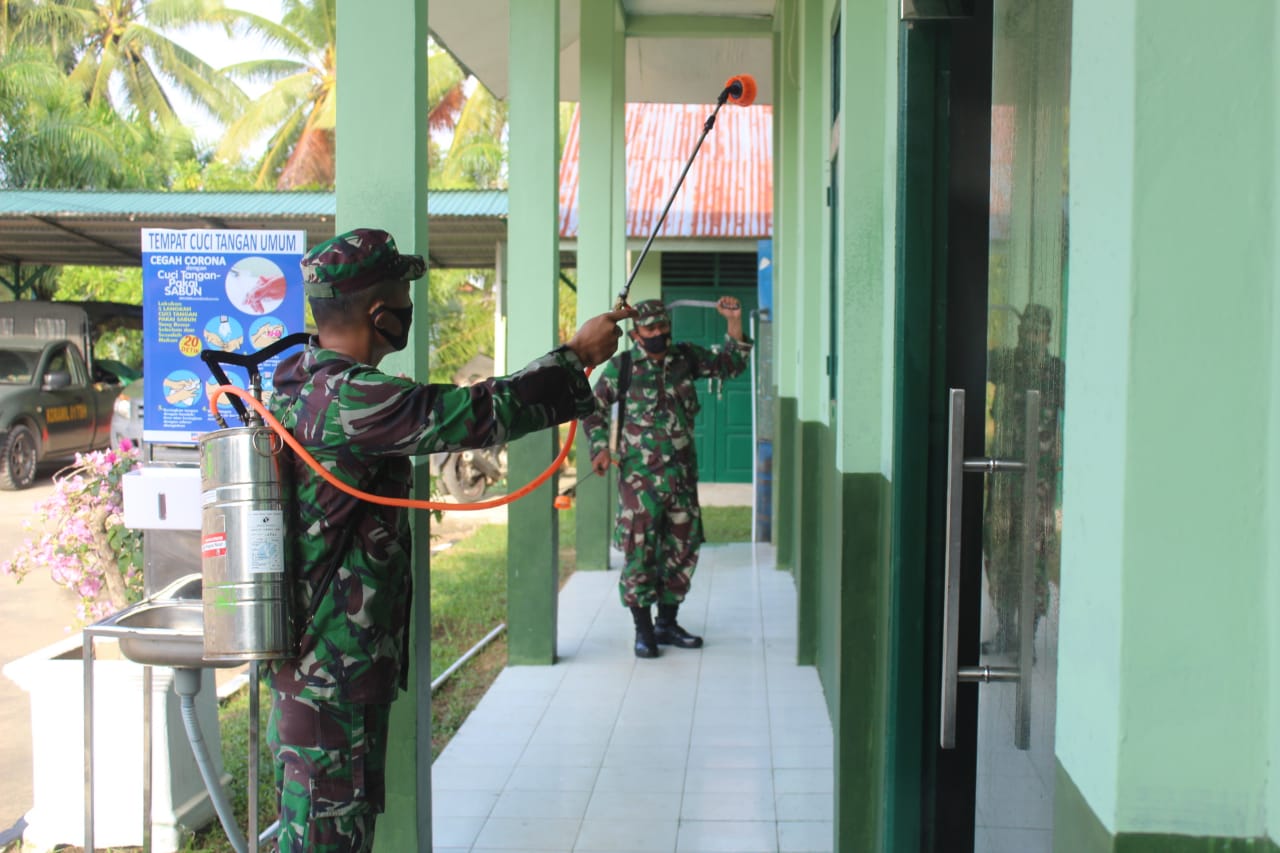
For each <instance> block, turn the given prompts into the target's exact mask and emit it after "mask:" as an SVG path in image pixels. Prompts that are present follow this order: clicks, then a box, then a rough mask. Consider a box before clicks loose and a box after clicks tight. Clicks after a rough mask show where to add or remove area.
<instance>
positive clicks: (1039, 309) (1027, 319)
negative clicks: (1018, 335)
mask: <svg viewBox="0 0 1280 853" xmlns="http://www.w3.org/2000/svg"><path fill="white" fill-rule="evenodd" d="M1051 326H1053V312H1052V311H1050V310H1049V309H1048V307H1046V306H1044V305H1038V304H1036V303H1035V302H1029V303H1027V307H1026V308H1023V309H1022V316H1021V319H1020V323H1019V326H1018V328H1020V329H1033V328H1040V329H1046V330H1047V329H1049V328H1050V327H1051Z"/></svg>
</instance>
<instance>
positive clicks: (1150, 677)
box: [1057, 0, 1280, 849]
mask: <svg viewBox="0 0 1280 853" xmlns="http://www.w3.org/2000/svg"><path fill="white" fill-rule="evenodd" d="M1276 15H1277V11H1276V6H1275V4H1274V3H1272V2H1270V0H1249V2H1242V3H1237V4H1233V5H1232V7H1231V8H1230V10H1229V12H1228V11H1227V10H1224V9H1222V8H1220V7H1211V6H1195V5H1191V6H1181V7H1179V9H1178V13H1177V14H1170V10H1169V6H1168V5H1167V4H1164V3H1157V2H1131V3H1124V4H1118V5H1117V4H1114V3H1106V2H1102V0H1077V2H1076V3H1075V13H1074V32H1073V35H1072V39H1073V62H1072V97H1071V121H1072V131H1071V221H1072V239H1071V249H1070V269H1071V271H1072V282H1071V290H1070V299H1069V303H1068V318H1067V324H1068V328H1069V329H1070V332H1069V334H1068V338H1067V364H1068V373H1067V395H1066V403H1065V406H1064V412H1065V428H1066V433H1065V456H1064V463H1065V469H1066V477H1065V483H1064V497H1063V504H1064V508H1065V516H1064V522H1063V524H1064V530H1063V569H1062V577H1063V590H1062V605H1061V606H1062V623H1061V624H1062V627H1061V650H1060V670H1059V672H1060V677H1059V678H1060V680H1059V708H1058V720H1059V727H1058V747H1057V749H1058V757H1059V761H1060V763H1061V765H1062V767H1063V769H1064V771H1065V772H1066V773H1067V774H1068V775H1069V776H1070V778H1071V779H1072V780H1073V781H1074V783H1075V785H1076V787H1077V789H1078V790H1079V792H1080V794H1081V799H1082V800H1083V802H1084V803H1085V804H1087V806H1088V807H1089V809H1090V810H1091V811H1092V812H1093V813H1094V814H1096V815H1097V817H1098V819H1099V821H1100V822H1101V823H1102V825H1103V827H1104V828H1105V829H1106V830H1107V831H1108V832H1110V833H1112V834H1116V835H1118V836H1119V837H1121V838H1126V837H1128V836H1133V837H1134V838H1135V839H1139V840H1135V841H1133V842H1131V843H1133V844H1139V843H1141V842H1140V837H1141V836H1144V835H1151V836H1153V837H1162V836H1170V835H1183V836H1196V837H1200V838H1258V837H1261V836H1263V835H1265V834H1266V832H1267V830H1268V829H1269V828H1271V829H1272V831H1273V832H1274V828H1273V826H1272V827H1269V826H1268V817H1267V815H1268V814H1275V810H1274V808H1271V809H1269V808H1268V806H1269V805H1272V804H1274V802H1275V800H1276V796H1277V795H1276V793H1275V791H1274V788H1275V785H1276V781H1277V780H1275V779H1273V778H1271V776H1272V775H1273V773H1274V771H1269V769H1268V759H1269V758H1270V757H1271V756H1272V755H1273V754H1274V751H1275V748H1276V747H1275V745H1274V740H1275V737H1276V723H1275V722H1274V718H1275V716H1276V715H1275V713H1274V705H1272V704H1271V703H1270V700H1271V698H1272V696H1273V693H1274V691H1275V690H1276V684H1275V674H1276V664H1275V656H1276V653H1277V646H1276V638H1275V633H1276V632H1275V628H1274V622H1275V616H1274V614H1275V613H1276V612H1277V611H1276V610H1275V608H1274V607H1271V608H1270V609H1269V608H1268V605H1269V604H1272V603H1273V602H1274V600H1275V589H1276V584H1277V571H1278V567H1277V560H1276V549H1275V542H1276V539H1275V534H1274V532H1273V531H1274V527H1275V516H1274V513H1271V514H1269V511H1270V510H1274V501H1275V496H1276V494H1277V490H1276V486H1277V481H1276V478H1275V471H1276V467H1275V463H1274V459H1273V455H1274V453H1275V441H1276V439H1275V435H1276V432H1275V429H1274V427H1275V421H1274V420H1272V418H1273V417H1274V413H1275V404H1274V403H1273V402H1272V400H1271V396H1273V395H1274V393H1275V389H1276V388H1277V387H1278V383H1277V380H1278V379H1280V375H1277V374H1276V373H1275V372H1274V371H1275V363H1276V362H1275V355H1274V350H1275V331H1276V329H1277V325H1276V315H1275V309H1274V307H1273V306H1274V302H1275V298H1276V287H1277V271H1278V269H1280V266H1278V265H1277V259H1276V248H1275V245H1276V237H1277V219H1276V201H1277V198H1280V195H1278V194H1277V192H1276V185H1277V166H1276V162H1277V155H1276V139H1277V137H1276V120H1277V108H1276V105H1277V102H1278V99H1277V94H1278V93H1280V87H1278V86H1277V83H1276V68H1275V53H1276V47H1277V22H1276ZM1260 306H1265V308H1264V310H1259V308H1260ZM1200 454H1203V455H1204V456H1205V458H1206V463H1205V464H1194V463H1193V460H1194V459H1195V458H1196V457H1197V456H1198V455H1200ZM1268 462H1269V464H1268ZM1188 463H1192V464H1188ZM1272 766H1274V764H1273V765H1272ZM1275 820H1276V819H1275V818H1274V817H1272V818H1270V822H1271V823H1272V824H1274V822H1275ZM1126 843H1130V842H1126ZM1117 849H1120V845H1119V844H1118V845H1117ZM1133 849H1139V848H1133ZM1188 849H1191V848H1188Z"/></svg>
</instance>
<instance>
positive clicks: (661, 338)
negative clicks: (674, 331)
mask: <svg viewBox="0 0 1280 853" xmlns="http://www.w3.org/2000/svg"><path fill="white" fill-rule="evenodd" d="M670 342H671V333H670V332H667V333H666V334H663V335H654V336H653V337H652V338H641V339H640V346H641V347H642V348H643V349H644V351H645V352H651V353H653V354H654V355H657V354H658V353H663V352H666V351H667V344H668V343H670Z"/></svg>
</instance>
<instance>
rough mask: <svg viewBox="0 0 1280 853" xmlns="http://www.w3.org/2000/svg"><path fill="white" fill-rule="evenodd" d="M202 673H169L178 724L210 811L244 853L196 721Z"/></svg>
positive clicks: (182, 670)
mask: <svg viewBox="0 0 1280 853" xmlns="http://www.w3.org/2000/svg"><path fill="white" fill-rule="evenodd" d="M202 672H203V670H199V669H192V668H190V667H185V666H184V667H175V668H174V670H173V688H174V690H176V691H177V693H178V702H179V707H180V708H181V711H182V725H183V726H184V727H185V728H186V730H187V740H189V741H191V753H192V754H193V755H194V756H195V757H196V766H197V767H199V768H200V776H201V778H203V779H204V786H205V788H207V789H208V791H209V799H210V800H212V801H213V810H214V811H216V812H217V813H218V822H219V823H221V824H222V829H223V831H225V832H226V833H227V840H228V841H230V842H231V846H232V848H234V849H235V851H236V853H248V850H249V847H248V844H247V843H246V842H245V839H244V834H243V833H241V832H240V827H239V826H237V825H236V817H235V813H234V812H233V811H232V810H231V803H230V801H229V800H228V799H227V792H226V791H225V790H223V788H222V782H221V781H220V780H219V779H218V777H217V774H216V773H215V772H214V770H213V762H212V761H211V760H210V758H209V748H208V747H207V746H206V745H205V741H204V735H203V734H201V732H200V721H199V720H198V719H196V694H197V693H199V692H200V680H201V673H202ZM257 793H258V792H257V791H250V792H249V797H250V798H251V799H252V798H253V797H255V796H257Z"/></svg>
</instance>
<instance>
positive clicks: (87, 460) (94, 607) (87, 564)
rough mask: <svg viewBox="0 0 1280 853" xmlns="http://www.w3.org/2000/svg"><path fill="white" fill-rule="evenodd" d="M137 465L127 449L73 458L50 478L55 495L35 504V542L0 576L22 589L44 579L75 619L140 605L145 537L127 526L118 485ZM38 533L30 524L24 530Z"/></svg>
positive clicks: (127, 446) (134, 452)
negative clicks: (67, 596) (30, 579)
mask: <svg viewBox="0 0 1280 853" xmlns="http://www.w3.org/2000/svg"><path fill="white" fill-rule="evenodd" d="M137 464H138V451H137V448H135V447H133V446H132V445H131V444H130V443H129V442H128V441H125V442H124V443H123V444H122V445H121V448H120V449H119V450H110V449H108V450H97V451H94V452H92V453H77V454H76V459H75V462H74V463H73V464H72V465H70V466H69V467H67V468H64V469H63V470H61V471H59V472H58V473H57V474H55V475H54V477H53V481H54V491H53V494H51V495H50V496H49V497H47V498H45V499H44V500H42V501H40V502H39V503H37V504H36V507H35V509H36V513H37V520H38V523H39V524H40V528H41V529H40V532H39V534H38V535H32V536H31V537H29V538H28V539H27V541H26V542H24V543H23V544H22V545H21V546H20V547H19V548H18V550H17V552H16V553H15V554H14V555H13V557H12V558H10V559H9V560H7V561H5V562H4V563H3V564H0V573H3V574H6V575H12V576H13V577H15V578H17V579H18V580H19V581H21V580H22V578H23V577H25V576H26V575H27V574H28V573H29V572H32V571H36V570H42V571H48V572H49V574H50V576H51V577H52V578H53V580H54V581H55V582H57V583H59V584H61V585H63V586H65V587H67V588H68V589H70V590H71V591H72V592H74V593H76V595H78V596H80V604H79V606H78V607H77V608H76V615H77V617H78V618H79V619H80V620H82V621H83V622H86V623H88V622H93V621H96V620H98V619H101V618H102V617H103V616H106V615H107V614H109V613H114V612H115V611H117V610H120V609H121V608H123V607H125V606H127V605H129V604H131V603H133V602H135V601H137V600H138V599H140V598H141V597H142V534H141V532H140V531H137V530H130V529H129V528H127V527H125V526H124V520H123V518H122V517H121V512H122V508H123V503H122V498H121V493H122V486H121V480H122V478H123V477H124V475H125V472H126V471H129V470H130V469H132V468H133V467H134V466H135V465H137ZM24 526H25V527H26V528H27V529H28V530H31V531H33V533H34V531H35V527H36V525H34V524H32V522H31V521H30V520H28V521H27V522H25V525H24Z"/></svg>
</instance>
